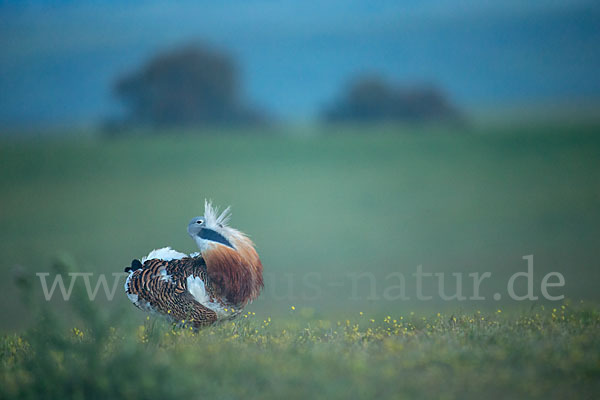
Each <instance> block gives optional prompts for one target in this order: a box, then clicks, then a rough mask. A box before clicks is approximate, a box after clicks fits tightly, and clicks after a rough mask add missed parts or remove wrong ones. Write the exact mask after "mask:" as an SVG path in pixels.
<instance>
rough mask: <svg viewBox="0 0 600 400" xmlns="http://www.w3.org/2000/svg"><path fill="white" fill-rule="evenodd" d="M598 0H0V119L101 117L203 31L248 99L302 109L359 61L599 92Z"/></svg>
mask: <svg viewBox="0 0 600 400" xmlns="http://www.w3.org/2000/svg"><path fill="white" fill-rule="evenodd" d="M598 4H600V3H599V2H597V1H578V0H571V1H549V0H546V1H542V0H519V1H513V0H500V1H483V0H468V1H450V0H442V1H412V0H409V1H373V0H360V1H352V0H335V1H323V0H320V1H316V0H302V1H300V0H299V1H287V0H283V1H282V0H277V1H275V0H268V1H267V0H263V1H250V0H230V1H227V0H226V1H222V2H215V1H162V2H157V1H146V2H144V1H126V0H121V1H108V2H106V1H104V2H100V1H98V2H92V1H54V2H52V1H45V2H24V1H18V2H17V1H15V2H10V1H9V2H6V1H4V2H0V48H1V49H2V52H1V53H0V125H4V126H6V125H12V124H34V125H35V124H44V123H56V124H63V123H64V124H69V123H79V122H86V121H99V120H101V119H102V118H104V117H106V116H108V115H110V114H112V113H114V112H116V111H117V110H118V104H117V103H116V101H115V100H114V99H113V98H111V94H110V87H111V82H113V81H114V79H115V77H116V76H118V75H119V74H121V73H123V72H125V71H131V70H133V69H135V68H136V67H137V66H139V65H140V64H141V63H142V62H143V61H144V60H146V59H147V58H148V57H151V56H152V55H154V54H156V52H157V51H160V50H163V49H169V48H170V47H172V46H175V45H178V44H185V43H188V42H193V41H197V40H199V41H204V42H207V43H209V44H212V45H214V46H217V47H219V48H222V49H224V50H225V51H228V52H229V53H231V54H232V55H233V56H234V57H235V58H236V60H237V62H238V65H239V67H240V70H241V73H242V79H243V83H244V93H245V94H246V97H247V98H248V99H250V100H251V101H252V102H253V103H255V104H258V105H259V106H262V107H263V108H265V109H267V110H269V111H271V112H272V113H273V114H275V115H276V116H280V117H283V118H295V119H299V118H309V117H311V116H314V115H315V114H316V113H317V112H318V110H319V109H320V108H321V107H322V106H323V105H324V104H327V103H328V102H330V101H331V100H332V99H333V98H334V97H335V96H336V94H337V93H339V91H340V89H341V87H342V85H343V84H344V82H347V80H348V79H349V78H351V77H352V76H354V75H356V74H357V73H361V72H365V71H366V72H378V73H382V74H384V75H385V76H387V77H389V78H390V79H392V80H394V81H395V82H398V83H404V82H408V83H410V82H433V83H437V84H439V85H440V86H442V87H443V88H444V89H446V90H447V92H448V93H449V94H450V96H451V97H452V98H454V99H456V101H457V102H459V103H460V104H462V105H464V106H465V107H490V106H494V105H500V106H505V105H510V104H517V103H518V104H522V103H540V102H553V101H565V100H566V101H569V100H571V99H573V100H575V99H576V100H581V99H598V98H599V97H600V74H598V72H597V71H600V51H599V49H600V6H599V5H598Z"/></svg>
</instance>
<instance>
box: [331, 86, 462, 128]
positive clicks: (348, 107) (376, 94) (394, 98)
mask: <svg viewBox="0 0 600 400" xmlns="http://www.w3.org/2000/svg"><path fill="white" fill-rule="evenodd" d="M323 116H324V118H325V119H326V120H328V121H364V122H372V121H406V122H424V121H446V122H451V121H452V122H454V121H459V120H460V119H461V117H460V113H459V111H458V109H457V108H456V107H455V106H454V105H452V104H451V103H450V102H449V100H448V99H447V98H446V96H445V95H444V94H443V93H442V91H441V90H440V89H438V88H436V87H434V86H414V87H406V88H401V87H395V86H393V85H391V84H390V83H388V82H386V81H385V80H384V79H382V78H381V77H378V76H362V77H359V78H357V79H355V80H353V81H352V82H351V83H350V85H348V88H347V89H346V91H345V93H344V94H343V95H342V97H341V98H340V99H338V100H337V101H336V102H334V104H333V105H332V106H331V107H330V108H328V109H326V110H325V112H324V113H323Z"/></svg>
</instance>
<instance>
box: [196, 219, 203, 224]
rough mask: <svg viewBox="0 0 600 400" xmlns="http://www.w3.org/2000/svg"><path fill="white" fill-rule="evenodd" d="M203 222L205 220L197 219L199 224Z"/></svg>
mask: <svg viewBox="0 0 600 400" xmlns="http://www.w3.org/2000/svg"><path fill="white" fill-rule="evenodd" d="M202 222H204V221H202V220H201V219H199V220H198V221H196V223H197V224H201V223H202Z"/></svg>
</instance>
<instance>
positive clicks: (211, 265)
mask: <svg viewBox="0 0 600 400" xmlns="http://www.w3.org/2000/svg"><path fill="white" fill-rule="evenodd" d="M235 233H236V234H235V235H233V236H232V237H231V240H232V243H233V244H234V246H235V249H232V248H230V247H227V246H224V245H221V244H214V245H212V246H211V247H210V248H209V249H207V250H205V251H203V252H202V257H203V258H204V260H205V262H206V270H207V273H208V276H209V277H210V279H211V280H212V281H213V283H214V284H215V286H216V287H217V288H218V289H219V291H220V292H221V293H220V295H221V296H222V297H224V298H225V299H227V301H228V302H229V303H231V304H234V305H237V306H244V305H246V303H248V301H251V300H254V299H255V298H256V297H258V295H259V294H260V291H261V289H262V288H263V286H264V284H263V276H262V272H263V267H262V263H261V262H260V258H259V257H258V254H257V253H256V250H255V249H254V244H253V243H252V241H251V240H250V239H249V238H248V237H246V236H245V235H243V234H241V233H240V232H237V231H236V232H235Z"/></svg>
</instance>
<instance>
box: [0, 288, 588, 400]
mask: <svg viewBox="0 0 600 400" xmlns="http://www.w3.org/2000/svg"><path fill="white" fill-rule="evenodd" d="M79 300H80V301H79V302H75V303H73V304H75V306H74V307H75V308H76V311H77V312H78V315H79V316H80V318H81V319H80V321H79V322H78V323H77V324H75V325H74V326H72V327H70V328H67V327H66V326H64V325H60V324H58V323H57V320H56V319H55V318H54V317H53V316H52V313H53V311H52V310H49V309H45V308H42V309H41V311H42V313H43V315H44V316H45V318H44V319H43V320H41V321H40V322H39V323H38V324H37V325H36V328H35V329H33V330H31V331H29V332H28V333H27V334H24V335H7V336H4V337H2V338H1V339H0V366H1V373H0V395H1V397H2V398H3V399H11V398H21V399H22V398H32V399H36V398H61V399H64V398H85V399H89V398H99V399H105V398H128V399H138V398H139V399H179V398H190V397H191V398H220V399H234V398H244V399H281V398H289V399H306V398H319V399H320V398H323V399H330V398H348V399H373V398H394V399H421V398H423V399H431V398H436V399H481V398H490V399H513V398H528V399H538V398H539V399H564V398H581V399H592V398H595V397H597V394H598V391H599V390H600V379H598V378H599V377H600V336H599V335H598V330H599V329H600V313H598V311H597V309H594V308H592V309H589V308H585V307H583V306H581V305H575V306H574V307H573V306H571V305H569V304H568V303H565V304H560V305H556V308H554V309H547V308H545V307H544V306H540V307H535V308H534V309H532V310H531V311H529V312H526V313H518V314H515V313H513V314H509V315H506V314H505V313H503V312H502V310H500V309H499V310H497V311H496V312H494V313H490V314H489V313H482V312H480V311H475V312H473V313H456V314H451V315H449V314H441V313H437V314H429V315H421V314H416V313H409V314H406V315H394V316H393V317H392V316H386V317H384V318H383V319H381V320H379V319H377V320H376V319H374V318H371V316H369V315H368V314H366V313H362V312H356V313H355V315H354V316H352V317H350V318H349V319H347V320H337V321H336V320H322V319H314V318H310V319H306V318H304V317H302V313H301V312H300V310H297V309H296V310H292V309H290V310H289V314H288V315H287V316H286V317H285V318H282V319H276V318H273V319H272V318H270V317H264V318H265V319H263V317H261V316H258V315H255V313H253V312H248V313H247V314H245V315H244V316H243V317H240V318H238V319H237V320H236V321H235V322H225V323H222V324H220V325H217V326H213V327H210V328H206V329H203V330H201V331H199V332H197V333H196V332H193V331H189V330H186V329H184V328H173V327H171V326H170V325H168V324H166V323H165V322H163V321H161V320H156V319H154V318H152V319H150V318H149V319H148V320H147V321H145V323H144V324H141V325H139V326H132V325H131V324H130V323H129V324H128V323H124V322H123V319H122V318H119V317H115V316H114V315H113V316H106V313H101V312H100V311H99V310H97V309H96V308H95V306H93V303H90V302H88V301H87V298H86V297H85V295H84V296H82V297H80V298H79ZM46 307H47V305H46Z"/></svg>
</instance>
